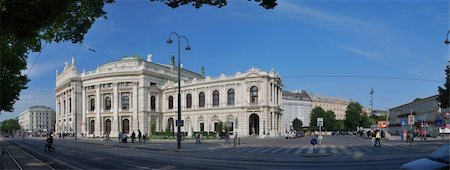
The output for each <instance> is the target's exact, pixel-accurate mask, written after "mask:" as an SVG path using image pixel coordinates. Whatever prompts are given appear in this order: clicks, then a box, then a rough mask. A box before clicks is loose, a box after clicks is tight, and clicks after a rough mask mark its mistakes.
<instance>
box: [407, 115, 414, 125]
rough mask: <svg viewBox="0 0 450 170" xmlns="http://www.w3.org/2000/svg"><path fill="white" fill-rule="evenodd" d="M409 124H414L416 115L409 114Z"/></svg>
mask: <svg viewBox="0 0 450 170" xmlns="http://www.w3.org/2000/svg"><path fill="white" fill-rule="evenodd" d="M408 125H414V115H408Z"/></svg>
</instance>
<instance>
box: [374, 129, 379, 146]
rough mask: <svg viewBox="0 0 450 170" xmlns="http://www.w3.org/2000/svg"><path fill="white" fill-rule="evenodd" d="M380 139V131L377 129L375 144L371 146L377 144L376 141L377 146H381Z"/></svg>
mask: <svg viewBox="0 0 450 170" xmlns="http://www.w3.org/2000/svg"><path fill="white" fill-rule="evenodd" d="M380 139H381V132H380V130H378V129H377V131H376V132H375V145H373V146H377V143H378V147H381V142H380Z"/></svg>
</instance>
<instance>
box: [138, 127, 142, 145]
mask: <svg viewBox="0 0 450 170" xmlns="http://www.w3.org/2000/svg"><path fill="white" fill-rule="evenodd" d="M141 138H142V133H141V130H138V139H139V143H142V142H141Z"/></svg>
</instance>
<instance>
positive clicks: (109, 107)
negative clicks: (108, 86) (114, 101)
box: [105, 97, 111, 110]
mask: <svg viewBox="0 0 450 170" xmlns="http://www.w3.org/2000/svg"><path fill="white" fill-rule="evenodd" d="M105 109H106V110H110V109H111V98H110V97H106V98H105Z"/></svg>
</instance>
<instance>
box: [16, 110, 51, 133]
mask: <svg viewBox="0 0 450 170" xmlns="http://www.w3.org/2000/svg"><path fill="white" fill-rule="evenodd" d="M18 119H19V125H20V127H21V128H22V129H23V130H24V131H25V132H30V133H31V132H54V130H55V111H54V110H53V109H52V108H50V107H47V106H31V107H29V108H28V109H27V110H25V111H24V112H22V113H21V114H20V115H19V117H18Z"/></svg>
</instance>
